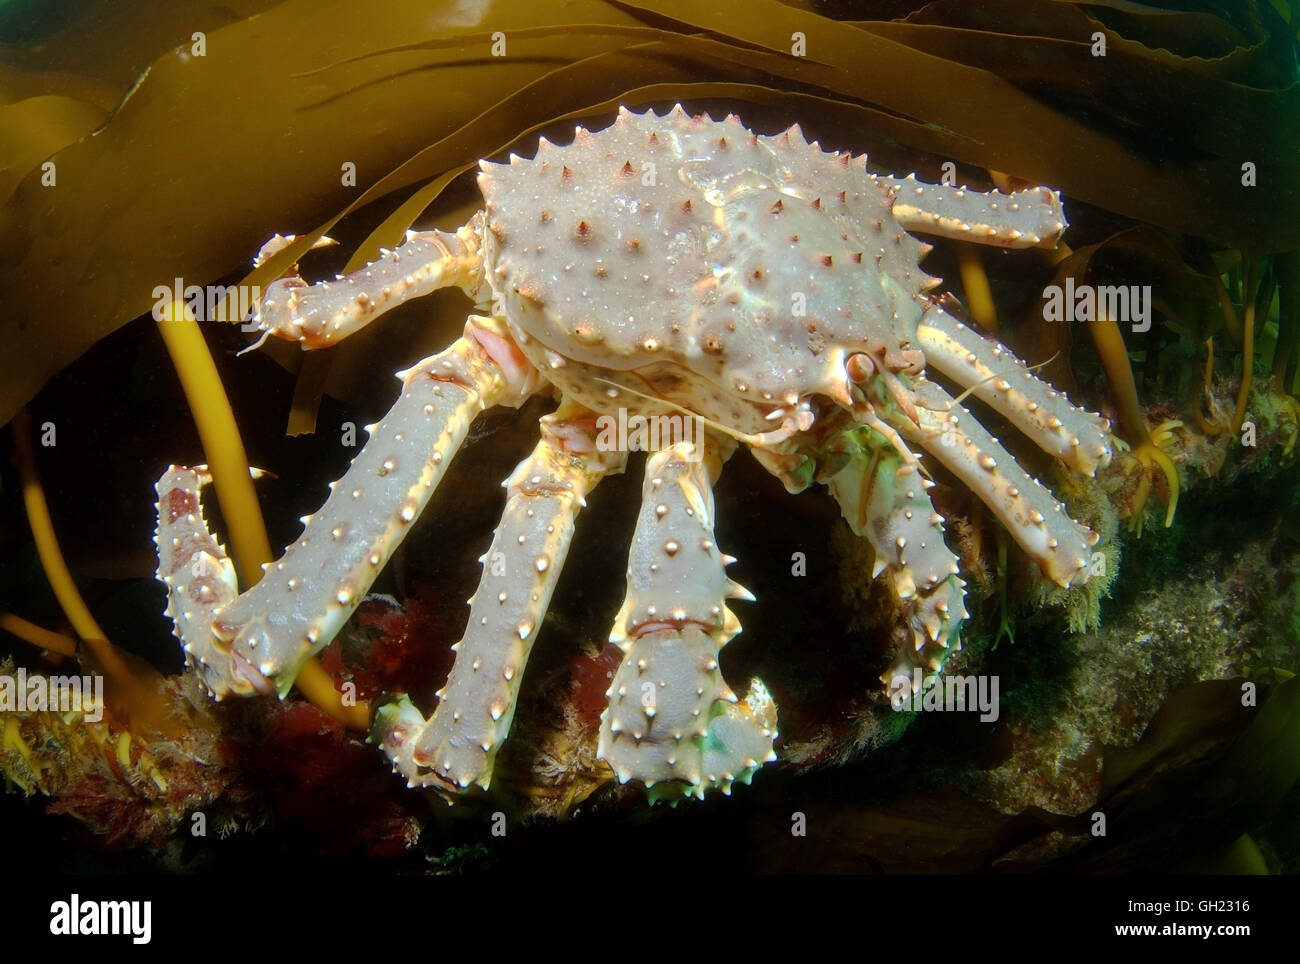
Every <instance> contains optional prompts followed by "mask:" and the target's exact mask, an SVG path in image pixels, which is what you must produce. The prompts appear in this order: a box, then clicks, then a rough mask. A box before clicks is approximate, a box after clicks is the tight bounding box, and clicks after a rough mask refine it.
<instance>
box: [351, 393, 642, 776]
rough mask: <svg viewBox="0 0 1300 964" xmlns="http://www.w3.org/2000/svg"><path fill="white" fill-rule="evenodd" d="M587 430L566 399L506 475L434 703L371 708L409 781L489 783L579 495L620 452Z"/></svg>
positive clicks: (375, 735)
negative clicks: (605, 449) (496, 519)
mask: <svg viewBox="0 0 1300 964" xmlns="http://www.w3.org/2000/svg"><path fill="white" fill-rule="evenodd" d="M595 436H596V433H595V423H594V418H593V417H592V415H591V413H590V412H588V411H587V410H585V409H582V408H580V406H577V405H574V404H572V403H566V404H565V405H562V406H561V408H560V409H559V410H558V411H557V412H556V413H555V414H553V415H548V416H546V417H545V418H543V419H542V438H541V441H539V442H538V443H537V447H536V448H535V449H534V450H533V454H532V455H531V456H529V457H528V458H526V459H525V460H524V461H523V462H521V463H520V464H519V466H518V467H517V468H516V469H515V471H514V472H513V474H511V476H510V478H509V479H507V480H506V482H505V483H504V484H505V486H506V487H507V489H508V491H509V493H510V495H509V498H508V499H507V500H506V507H505V511H504V513H503V514H502V516H501V522H500V524H499V525H498V526H497V530H496V534H495V536H494V537H493V539H492V546H491V548H489V549H488V551H487V554H486V555H484V556H483V557H482V559H481V561H482V563H483V576H482V579H481V580H480V581H479V585H478V589H476V590H475V592H474V595H473V596H472V597H471V598H470V612H469V623H468V625H467V626H466V627H465V635H464V637H463V638H462V639H461V640H460V642H458V643H456V645H455V646H454V647H452V648H453V649H454V650H455V651H456V662H455V665H454V666H453V667H452V670H451V676H450V677H449V678H448V680H447V684H446V685H445V686H444V687H443V688H442V689H441V690H440V691H439V692H438V707H437V710H436V711H435V712H434V714H433V717H432V718H431V719H429V720H427V721H426V720H425V718H424V717H423V716H422V715H421V713H420V711H419V710H418V709H417V708H416V707H415V706H414V704H412V703H411V701H410V699H409V698H408V697H407V696H406V695H405V694H402V695H401V696H399V698H398V700H397V701H396V702H395V703H390V704H388V705H386V706H384V707H382V708H381V709H380V710H379V712H378V715H377V716H376V719H375V724H374V727H373V729H372V734H371V739H372V740H373V741H374V742H376V743H378V744H379V745H380V746H381V747H382V748H383V750H384V752H385V753H387V754H388V757H389V759H391V760H392V761H393V769H394V770H396V771H397V772H399V773H401V774H402V775H403V776H404V777H406V779H407V782H408V784H409V785H411V786H431V787H434V788H436V789H441V790H444V791H445V790H452V789H464V788H465V787H468V786H469V785H470V784H471V783H477V784H478V785H479V786H481V787H483V788H484V789H487V787H488V785H489V783H490V781H491V779H492V764H493V761H494V760H495V758H496V754H497V750H498V749H499V748H500V746H501V743H502V741H503V740H505V738H506V736H507V734H509V732H510V722H511V720H512V719H513V717H514V713H515V699H516V697H517V696H518V693H519V685H520V682H521V681H522V679H523V675H524V667H525V666H526V665H527V663H528V654H529V651H530V650H531V649H532V646H533V643H534V641H535V640H536V639H537V633H538V630H539V629H540V628H541V624H542V620H543V618H544V617H545V615H546V609H547V607H548V606H549V605H550V601H551V593H552V592H553V591H554V589H555V584H556V583H557V582H558V581H559V578H560V571H561V569H562V568H563V566H564V559H565V556H566V555H567V554H568V550H569V541H570V539H571V538H572V537H573V527H574V520H575V519H576V518H577V516H578V512H579V511H580V509H581V507H582V506H584V505H586V499H585V496H586V494H587V493H588V492H589V491H591V489H592V488H593V487H594V486H595V485H596V483H597V482H598V481H600V479H601V478H602V477H603V476H604V475H606V474H607V473H609V472H615V471H621V470H622V466H623V463H624V461H625V460H626V454H625V453H618V452H609V453H600V452H597V451H596V446H595Z"/></svg>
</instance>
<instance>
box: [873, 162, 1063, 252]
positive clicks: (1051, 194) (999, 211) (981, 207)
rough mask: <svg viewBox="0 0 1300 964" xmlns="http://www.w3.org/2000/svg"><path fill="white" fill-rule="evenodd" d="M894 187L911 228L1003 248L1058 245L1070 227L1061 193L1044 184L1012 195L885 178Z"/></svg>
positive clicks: (899, 212)
mask: <svg viewBox="0 0 1300 964" xmlns="http://www.w3.org/2000/svg"><path fill="white" fill-rule="evenodd" d="M879 180H880V181H882V182H884V183H885V184H887V185H889V187H890V188H891V189H892V190H893V191H894V192H895V195H896V197H897V200H895V201H894V207H893V213H894V217H896V218H897V219H898V223H899V224H901V225H902V226H903V228H904V229H905V230H907V231H916V232H919V233H921V234H935V235H938V236H939V237H941V238H954V239H955V240H958V241H977V242H979V243H980V244H992V245H997V246H999V247H1004V248H1054V247H1056V243H1057V241H1058V240H1060V237H1061V232H1062V231H1064V230H1065V227H1066V221H1065V212H1064V211H1063V210H1062V208H1061V196H1060V195H1059V194H1057V193H1056V192H1055V191H1050V190H1048V189H1047V188H1045V187H1034V188H1029V189H1028V190H1024V191H1016V192H1014V193H1012V194H1003V193H1002V192H1001V191H990V192H988V193H985V192H983V191H972V190H971V189H970V188H965V187H949V186H948V185H945V184H924V183H922V182H920V181H918V180H916V176H915V175H912V174H909V175H908V176H907V177H906V178H893V177H880V178H879Z"/></svg>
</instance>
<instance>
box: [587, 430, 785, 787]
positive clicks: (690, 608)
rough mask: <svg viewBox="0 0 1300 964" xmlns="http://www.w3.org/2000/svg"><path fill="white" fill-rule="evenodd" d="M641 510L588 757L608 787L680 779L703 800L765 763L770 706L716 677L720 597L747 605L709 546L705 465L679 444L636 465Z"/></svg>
mask: <svg viewBox="0 0 1300 964" xmlns="http://www.w3.org/2000/svg"><path fill="white" fill-rule="evenodd" d="M641 498H642V503H641V514H640V517H639V519H638V521H637V527H636V534H635V535H634V536H633V538H632V550H631V554H630V556H629V559H628V569H627V597H626V599H625V600H624V602H623V608H622V610H621V611H620V612H619V614H618V617H617V619H616V620H615V623H614V630H613V632H612V633H611V634H610V641H611V642H614V643H617V644H618V645H619V647H620V648H621V649H622V650H623V654H624V655H623V662H622V663H621V664H620V665H619V668H618V672H617V674H616V675H615V677H614V682H613V684H612V685H611V686H610V689H609V693H608V694H606V695H607V696H608V697H609V701H610V702H609V705H608V706H607V707H606V709H605V712H604V714H603V715H602V716H601V722H600V743H599V749H598V753H599V756H600V758H601V759H603V760H605V761H606V762H607V763H609V765H610V766H611V767H613V769H614V773H615V774H616V775H617V776H618V778H619V780H620V781H622V782H624V783H626V782H627V781H628V780H633V779H635V780H641V781H642V782H644V783H645V784H646V785H647V786H653V785H654V784H656V783H658V782H660V781H665V780H677V781H683V782H684V783H686V784H687V787H688V792H690V793H693V794H695V795H696V796H700V797H702V796H703V795H704V791H705V790H706V789H709V788H712V787H721V788H722V790H723V792H725V793H729V792H730V790H731V785H732V783H733V782H734V781H736V780H741V781H743V782H745V783H748V782H749V780H750V777H751V776H752V775H753V773H754V771H755V770H756V769H757V768H758V767H759V766H761V765H762V764H763V763H766V762H768V761H770V760H775V759H776V754H775V753H774V752H773V750H772V741H773V740H774V739H776V707H775V705H774V704H773V702H772V698H771V696H770V695H769V694H768V691H767V688H766V687H765V686H764V685H763V684H762V682H760V681H759V680H757V679H754V680H751V681H750V684H749V695H748V696H747V698H746V699H745V701H744V702H740V701H738V700H737V698H736V695H735V694H734V693H733V692H732V691H731V690H730V688H728V686H727V684H726V683H725V682H724V681H723V679H722V673H721V670H720V669H719V667H718V652H719V650H721V649H722V647H723V646H725V645H726V644H727V642H728V641H729V640H730V639H731V638H732V637H733V636H735V635H736V633H738V632H740V623H739V622H738V621H737V619H736V617H735V616H734V615H733V614H732V612H731V611H730V610H729V609H727V607H726V605H725V601H726V599H727V598H729V597H730V598H740V599H752V598H753V597H752V596H750V595H749V593H748V592H747V591H745V590H744V589H742V588H741V587H740V586H738V585H736V584H735V583H734V582H732V581H731V580H729V579H728V578H727V577H726V574H725V573H724V566H726V565H727V564H728V563H730V562H734V561H735V560H733V559H731V558H730V557H729V556H724V555H722V554H721V553H720V552H719V551H718V548H717V546H716V545H715V544H714V541H713V492H712V487H711V485H710V483H709V475H708V469H707V468H706V466H705V463H704V462H702V461H700V460H699V459H698V457H697V450H695V449H694V447H693V446H692V445H691V444H690V443H685V442H682V443H678V444H676V445H674V446H672V447H671V448H669V449H665V450H664V451H662V452H658V453H656V454H655V455H652V456H651V457H650V458H649V459H648V460H647V462H646V474H645V485H644V488H643V491H642V497H641Z"/></svg>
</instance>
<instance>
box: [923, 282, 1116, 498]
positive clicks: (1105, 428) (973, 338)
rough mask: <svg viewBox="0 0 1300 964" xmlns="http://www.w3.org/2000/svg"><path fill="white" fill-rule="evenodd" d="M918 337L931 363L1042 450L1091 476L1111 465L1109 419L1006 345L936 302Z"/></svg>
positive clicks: (928, 312)
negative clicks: (1054, 384) (1062, 389)
mask: <svg viewBox="0 0 1300 964" xmlns="http://www.w3.org/2000/svg"><path fill="white" fill-rule="evenodd" d="M917 337H918V338H919V339H920V342H921V348H922V350H923V351H924V352H925V360H926V364H927V365H930V366H932V367H934V368H936V369H938V370H939V371H940V372H942V373H943V374H944V375H946V376H948V377H949V378H951V379H952V380H953V381H955V382H957V383H958V384H959V385H963V386H972V388H971V394H973V395H974V396H975V397H976V398H978V399H980V400H981V401H983V402H985V403H987V404H988V405H989V406H990V407H991V408H993V409H994V410H996V411H997V412H999V413H1001V414H1002V415H1004V416H1006V417H1007V418H1008V419H1010V420H1011V422H1012V424H1013V425H1015V426H1016V428H1018V429H1019V430H1020V431H1021V432H1023V433H1024V434H1025V435H1027V436H1028V437H1029V438H1030V439H1032V440H1033V441H1034V443H1035V444H1036V445H1038V447H1039V448H1041V449H1042V450H1043V451H1044V452H1047V453H1048V454H1049V455H1055V456H1056V457H1057V458H1059V459H1061V460H1063V461H1064V462H1065V464H1066V465H1068V466H1069V467H1070V468H1072V469H1073V470H1074V471H1076V472H1081V473H1083V474H1084V475H1089V476H1091V475H1095V474H1096V472H1097V469H1098V468H1099V467H1102V468H1104V467H1105V466H1107V465H1109V464H1110V460H1111V455H1112V452H1111V440H1110V422H1108V421H1107V420H1106V419H1104V418H1102V417H1101V416H1100V415H1094V414H1093V413H1092V412H1088V411H1085V410H1084V409H1082V408H1076V407H1075V406H1074V405H1072V404H1071V403H1070V400H1069V399H1068V398H1066V397H1065V393H1064V392H1058V391H1055V390H1054V389H1053V388H1052V387H1051V386H1049V385H1048V384H1047V383H1046V382H1044V381H1042V380H1041V379H1039V378H1038V377H1037V376H1036V375H1035V374H1034V373H1033V372H1031V371H1030V370H1029V368H1028V367H1027V366H1026V365H1025V363H1024V362H1023V361H1021V360H1020V359H1019V358H1017V357H1016V356H1015V355H1014V354H1012V353H1011V352H1010V351H1008V350H1007V349H1006V348H1004V347H1003V346H1002V345H1000V344H998V343H997V342H995V341H990V340H989V339H987V338H985V337H984V336H983V335H981V334H980V333H979V332H976V331H972V330H971V329H970V328H968V327H967V326H966V325H963V324H962V323H961V322H960V321H958V320H957V319H956V318H954V317H953V316H952V315H950V314H948V313H947V312H945V311H944V310H943V309H941V308H939V307H938V306H937V305H932V306H931V307H930V308H929V310H927V311H926V313H925V316H924V318H922V320H921V324H920V326H919V327H918V328H917Z"/></svg>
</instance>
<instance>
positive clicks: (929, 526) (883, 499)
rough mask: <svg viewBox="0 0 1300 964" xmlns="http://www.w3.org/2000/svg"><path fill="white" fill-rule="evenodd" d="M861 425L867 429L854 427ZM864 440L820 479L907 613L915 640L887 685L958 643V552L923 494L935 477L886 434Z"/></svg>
mask: <svg viewBox="0 0 1300 964" xmlns="http://www.w3.org/2000/svg"><path fill="white" fill-rule="evenodd" d="M863 431H868V430H867V429H858V430H857V432H858V433H860V432H863ZM873 434H874V433H873ZM852 438H853V436H852V435H851V436H850V441H852ZM869 441H870V444H868V445H867V446H865V447H862V448H858V449H857V451H855V452H854V453H853V455H852V457H851V458H850V459H849V462H848V464H847V465H845V467H844V468H843V469H841V470H840V471H839V472H837V473H836V474H835V475H834V476H832V477H831V478H830V479H829V480H828V481H827V483H826V486H827V488H828V489H830V492H831V495H833V496H834V497H835V500H836V501H837V502H838V503H839V504H840V509H841V511H842V512H843V513H844V518H845V520H847V521H848V523H849V527H850V528H851V529H852V530H853V531H854V532H855V533H856V534H857V535H859V536H864V537H865V538H866V539H867V540H868V541H869V542H870V543H871V545H872V547H873V548H874V549H875V554H876V559H875V566H874V569H873V571H872V574H871V575H872V578H873V579H874V578H875V577H876V576H878V575H880V573H881V572H882V571H883V570H885V569H888V570H889V572H890V576H891V577H892V581H893V587H894V594H895V595H896V596H897V598H898V600H899V601H900V603H901V604H902V607H903V611H904V613H905V614H906V620H907V624H908V628H909V629H910V630H911V633H912V643H913V648H912V649H911V650H908V651H907V652H904V653H900V654H899V657H898V661H897V663H896V664H895V665H894V666H891V667H890V668H889V670H888V671H886V673H885V674H884V675H883V676H882V677H881V679H883V680H884V681H885V682H886V683H887V684H890V685H892V682H893V680H894V679H895V678H896V677H898V676H903V677H906V678H908V679H909V680H910V679H911V678H912V669H913V668H914V667H917V666H919V667H921V668H922V669H925V670H939V669H941V668H942V667H943V663H944V661H945V659H946V658H947V656H948V653H949V651H950V650H954V649H960V648H961V636H960V629H961V623H962V620H964V619H965V618H966V616H967V613H966V607H965V605H964V603H963V600H964V598H965V593H964V592H963V591H962V587H963V586H965V585H966V584H965V583H964V582H963V581H962V580H961V579H960V578H958V575H957V572H958V566H957V557H956V556H954V555H953V554H952V552H951V551H950V550H949V549H948V547H947V545H945V544H944V539H943V529H942V525H943V517H942V516H940V515H939V514H938V513H937V512H935V511H934V505H933V504H932V503H931V502H930V497H929V495H927V494H926V490H928V489H929V488H931V487H932V486H933V485H934V483H933V482H930V481H929V480H927V479H925V478H923V477H922V476H921V473H920V471H919V470H918V465H917V462H916V460H915V459H912V460H910V461H909V460H908V459H906V458H904V456H903V455H901V454H900V453H899V452H898V451H897V450H896V449H895V447H894V446H892V445H891V444H890V443H889V441H888V440H886V439H883V438H879V437H876V438H870V439H869Z"/></svg>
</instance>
